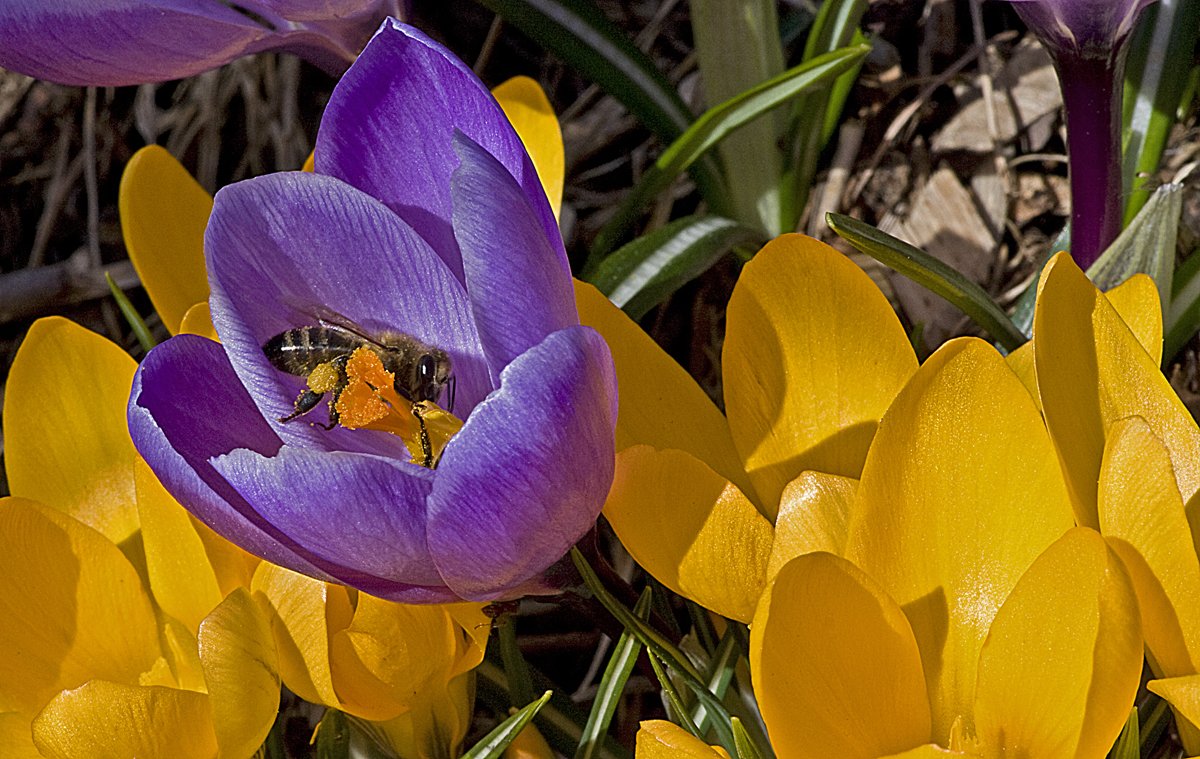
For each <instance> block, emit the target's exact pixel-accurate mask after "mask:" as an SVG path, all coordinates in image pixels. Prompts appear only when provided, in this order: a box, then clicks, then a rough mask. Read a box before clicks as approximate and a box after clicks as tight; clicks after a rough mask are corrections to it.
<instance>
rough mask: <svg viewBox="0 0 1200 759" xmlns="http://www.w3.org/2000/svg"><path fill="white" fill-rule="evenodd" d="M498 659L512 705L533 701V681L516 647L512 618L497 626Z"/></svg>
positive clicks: (515, 634)
mask: <svg viewBox="0 0 1200 759" xmlns="http://www.w3.org/2000/svg"><path fill="white" fill-rule="evenodd" d="M498 632H499V636H500V657H501V659H502V660H503V661H504V676H505V677H506V678H508V693H509V696H510V698H511V699H512V705H513V706H516V705H517V704H528V703H529V702H530V701H532V700H533V699H534V694H533V679H532V678H530V676H529V665H528V664H527V663H526V662H525V657H524V656H522V655H521V649H520V648H518V647H517V625H516V620H515V619H512V618H507V619H504V621H502V622H501V623H500V624H499V625H498Z"/></svg>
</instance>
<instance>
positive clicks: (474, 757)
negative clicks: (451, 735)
mask: <svg viewBox="0 0 1200 759" xmlns="http://www.w3.org/2000/svg"><path fill="white" fill-rule="evenodd" d="M549 700H550V691H546V692H545V693H543V694H542V697H541V698H539V699H538V700H536V701H534V702H533V703H531V704H529V705H528V706H526V707H525V708H524V709H521V710H520V711H518V712H517V713H516V714H514V715H512V716H511V717H509V718H508V719H506V720H504V721H503V722H501V723H500V725H499V726H498V727H497V728H496V729H495V730H493V731H492V732H490V733H488V734H487V735H485V736H484V737H483V740H481V741H479V743H476V744H475V745H474V746H472V747H471V750H470V751H468V752H467V753H465V754H463V755H462V759H499V757H500V756H501V755H502V754H503V753H504V749H506V748H508V744H510V743H512V742H513V740H514V739H515V738H516V737H517V736H518V735H520V734H521V731H522V730H524V729H525V726H526V725H528V724H529V721H530V720H532V719H533V718H534V715H536V714H537V713H538V711H539V710H540V709H541V708H542V707H543V706H545V705H546V702H547V701H549Z"/></svg>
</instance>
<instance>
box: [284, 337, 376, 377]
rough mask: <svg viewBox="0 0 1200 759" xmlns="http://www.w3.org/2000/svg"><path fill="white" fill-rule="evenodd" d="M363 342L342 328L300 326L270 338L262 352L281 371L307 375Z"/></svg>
mask: <svg viewBox="0 0 1200 759" xmlns="http://www.w3.org/2000/svg"><path fill="white" fill-rule="evenodd" d="M362 344H363V343H362V340H360V339H358V338H357V337H355V336H354V335H350V334H347V333H346V332H343V331H342V330H340V329H331V328H329V327H319V326H318V327H297V328H295V329H289V330H288V331H287V332H280V333H279V334H278V335H276V336H275V337H272V338H271V339H270V340H268V341H267V342H266V343H265V344H264V345H263V353H264V354H266V357H267V361H270V362H271V366H273V367H275V368H276V369H278V370H279V371H281V372H287V373H288V374H292V375H295V376H297V377H307V376H308V375H309V374H311V373H312V371H313V370H314V369H316V368H317V367H318V366H320V365H321V364H326V363H329V362H330V361H334V360H336V359H339V358H348V357H349V356H350V354H351V353H353V352H354V351H355V349H357V348H359V347H361V346H362Z"/></svg>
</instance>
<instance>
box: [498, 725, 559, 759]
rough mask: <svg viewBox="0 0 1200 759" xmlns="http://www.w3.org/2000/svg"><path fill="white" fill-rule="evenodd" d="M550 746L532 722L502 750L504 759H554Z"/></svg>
mask: <svg viewBox="0 0 1200 759" xmlns="http://www.w3.org/2000/svg"><path fill="white" fill-rule="evenodd" d="M555 756H556V755H555V753H554V751H552V750H551V749H550V744H549V743H546V739H545V738H543V737H542V734H541V733H540V732H538V729H537V726H535V725H534V724H533V723H532V722H530V723H529V724H528V725H526V726H525V727H524V728H522V729H521V732H520V733H518V734H517V737H516V738H514V739H513V742H512V743H510V744H508V747H507V748H505V749H504V759H554V758H555Z"/></svg>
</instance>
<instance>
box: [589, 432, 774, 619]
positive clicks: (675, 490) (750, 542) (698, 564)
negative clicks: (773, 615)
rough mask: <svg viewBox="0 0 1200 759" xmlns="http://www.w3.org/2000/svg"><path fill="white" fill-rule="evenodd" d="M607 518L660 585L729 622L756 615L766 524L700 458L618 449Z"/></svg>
mask: <svg viewBox="0 0 1200 759" xmlns="http://www.w3.org/2000/svg"><path fill="white" fill-rule="evenodd" d="M604 515H605V516H606V517H607V518H608V521H609V523H610V524H611V525H612V527H613V530H614V531H615V532H616V533H617V537H619V538H620V539H621V542H622V543H623V544H624V545H625V547H626V548H627V549H629V553H630V554H632V555H633V558H634V559H636V560H637V562H638V563H639V564H641V565H642V566H643V567H645V568H646V571H647V572H649V573H650V574H651V575H653V576H654V578H655V579H657V580H658V581H659V582H661V583H662V584H664V585H666V586H667V587H668V588H671V589H672V590H674V591H675V592H677V593H679V594H680V595H682V596H685V597H687V598H690V599H692V600H693V601H695V602H696V603H698V604H700V605H701V606H703V607H705V608H707V609H712V610H713V611H715V612H717V613H718V614H723V615H725V616H727V617H729V618H731V619H737V620H741V621H742V622H749V621H750V620H751V619H752V618H753V617H754V607H755V605H756V604H757V603H758V595H759V593H761V592H762V587H763V584H764V583H765V582H766V571H767V560H768V558H769V557H770V555H771V524H770V522H768V521H767V520H766V519H765V518H764V517H763V516H762V514H759V513H758V511H757V510H756V509H755V508H754V504H752V503H750V501H749V500H748V499H747V498H746V497H745V496H744V495H742V493H741V491H739V490H738V489H737V487H736V486H734V485H733V484H732V483H730V482H729V481H728V480H726V479H725V478H724V477H722V476H720V475H719V474H717V473H715V472H713V471H712V470H711V469H709V468H708V467H707V466H706V465H705V464H704V462H702V461H697V460H696V459H695V458H693V457H692V456H691V455H689V454H687V453H684V452H683V451H676V450H667V451H656V450H654V449H653V448H651V447H649V446H646V445H637V446H634V447H632V448H628V449H626V450H624V451H621V452H620V453H619V454H617V468H616V475H615V476H614V478H613V484H612V489H611V490H609V491H608V500H607V501H605V504H604Z"/></svg>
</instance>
